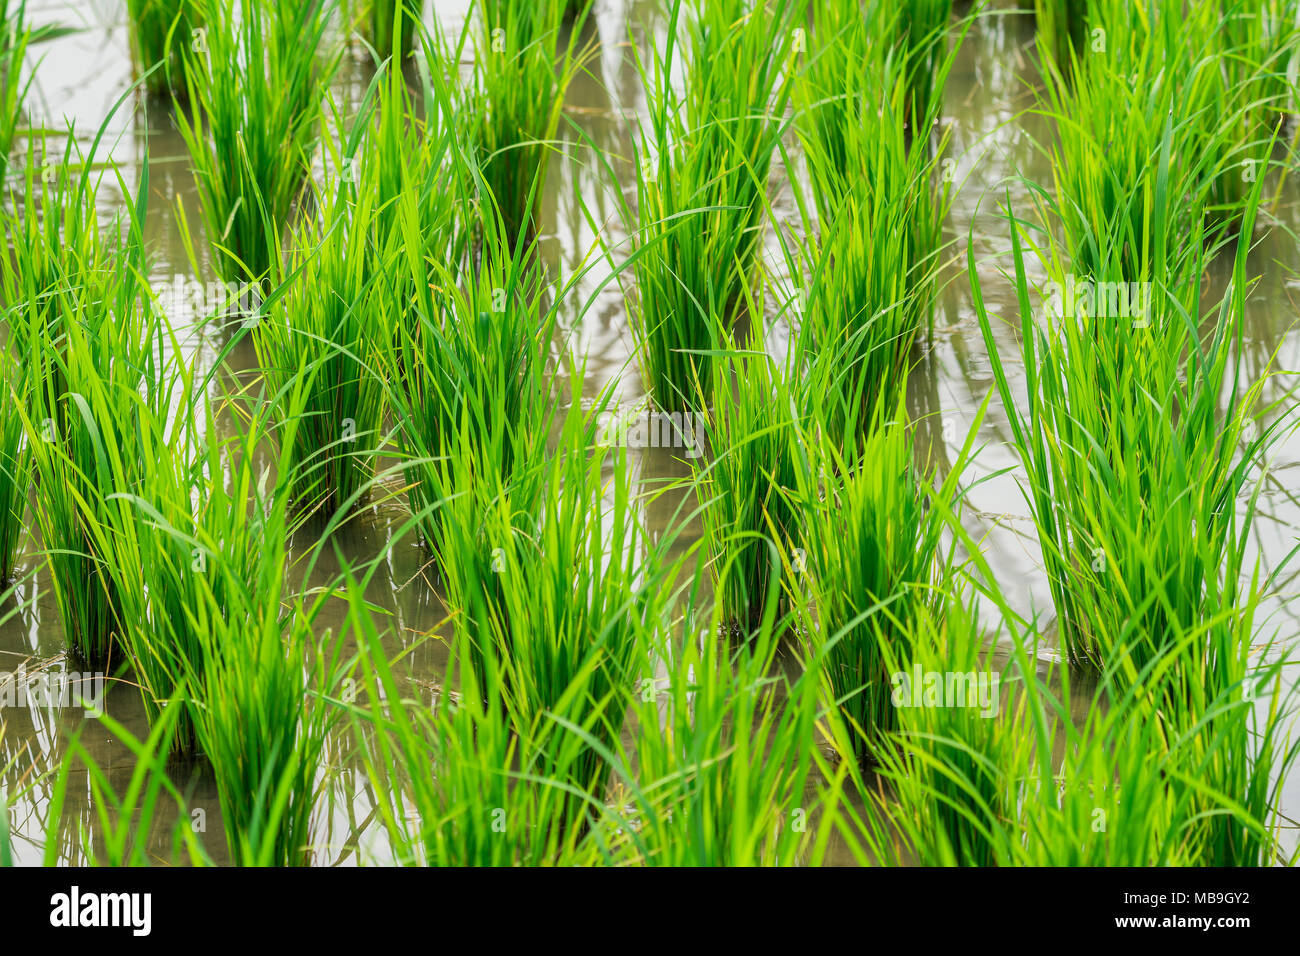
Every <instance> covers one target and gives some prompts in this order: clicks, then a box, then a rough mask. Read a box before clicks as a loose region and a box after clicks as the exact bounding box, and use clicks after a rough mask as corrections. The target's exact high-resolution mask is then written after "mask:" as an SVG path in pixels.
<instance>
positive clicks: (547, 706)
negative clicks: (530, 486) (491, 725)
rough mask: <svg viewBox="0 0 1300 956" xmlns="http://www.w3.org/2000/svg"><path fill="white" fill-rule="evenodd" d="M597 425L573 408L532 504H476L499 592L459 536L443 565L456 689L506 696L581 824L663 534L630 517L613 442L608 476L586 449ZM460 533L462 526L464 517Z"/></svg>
mask: <svg viewBox="0 0 1300 956" xmlns="http://www.w3.org/2000/svg"><path fill="white" fill-rule="evenodd" d="M575 389H576V386H575ZM594 431H595V430H594V418H593V417H592V416H591V415H589V414H586V413H583V412H582V411H581V410H580V409H579V408H578V407H576V406H575V407H572V408H571V410H570V412H569V413H568V414H567V415H566V416H565V418H564V420H563V422H562V425H561V429H560V435H559V438H558V448H557V450H556V452H555V456H554V458H553V459H552V460H551V462H550V463H549V464H548V465H547V466H545V467H544V473H543V475H542V478H541V484H540V494H539V495H538V502H539V503H538V504H537V505H535V506H534V507H535V510H534V511H533V512H532V514H531V515H529V514H527V513H524V512H522V511H520V510H517V508H516V506H515V503H514V499H512V498H511V497H510V495H509V494H502V495H499V496H497V498H496V499H495V500H494V501H493V502H491V503H490V504H489V506H488V507H487V508H486V509H483V511H482V512H481V514H482V518H481V525H480V527H479V528H478V529H476V530H477V532H478V537H479V539H480V540H484V541H485V542H486V545H487V546H490V547H491V552H490V558H491V560H490V563H489V567H488V571H489V573H490V574H493V575H495V576H496V578H497V581H498V582H499V583H498V584H497V596H496V598H495V600H493V601H491V602H487V601H483V599H482V597H481V596H480V595H481V592H483V591H486V590H487V588H488V587H491V585H487V586H484V584H483V583H482V582H481V574H480V570H481V568H482V562H479V561H476V560H475V557H476V553H475V551H474V550H473V548H472V543H470V542H465V543H464V544H463V545H462V549H463V550H468V551H469V553H468V554H466V555H464V556H463V557H462V553H461V552H460V551H456V552H453V551H450V550H449V549H448V550H444V551H443V552H442V554H441V562H440V565H441V567H442V569H443V573H444V577H445V579H446V581H447V590H448V596H449V600H450V602H451V603H452V604H453V606H454V607H456V608H464V609H465V610H464V611H463V612H462V613H459V614H458V616H457V618H456V623H457V626H456V637H455V639H456V641H458V642H460V643H461V644H462V645H463V647H464V650H463V651H462V654H463V656H462V658H461V669H460V681H461V683H460V690H461V696H462V698H466V697H476V696H482V689H481V688H482V687H483V686H487V687H490V688H491V689H492V696H491V697H489V698H488V699H489V700H492V701H493V702H496V701H499V702H500V706H503V707H504V708H505V710H506V712H507V713H508V714H509V716H510V720H511V724H512V726H513V727H514V729H515V731H516V732H517V733H518V734H519V736H520V745H519V750H518V753H519V756H520V759H521V760H523V761H525V762H526V763H527V765H529V766H532V767H535V768H536V769H535V771H534V772H535V773H538V774H541V775H542V776H544V777H545V778H547V779H549V780H555V781H559V782H560V783H562V784H564V785H565V788H566V790H567V794H566V795H563V796H561V797H560V798H559V799H560V800H561V801H562V804H563V809H561V810H560V811H558V814H559V821H560V825H561V826H562V827H565V828H568V827H576V828H582V827H584V826H586V821H587V818H588V817H589V816H590V815H591V807H590V806H589V798H588V797H587V796H584V795H590V797H591V798H594V799H596V800H598V801H599V800H600V799H601V798H602V796H603V794H604V793H605V790H606V787H607V784H608V781H609V773H610V766H609V763H608V760H607V754H605V753H602V752H601V751H602V750H605V751H608V750H609V749H610V748H612V747H613V745H614V742H615V740H616V739H617V737H618V735H619V731H620V729H621V728H622V726H623V723H624V715H625V712H626V709H627V706H628V703H629V701H630V698H631V696H632V694H633V692H634V689H635V687H636V683H635V674H634V670H633V666H634V661H635V657H636V653H637V648H638V646H639V642H640V641H641V639H642V636H643V633H644V631H645V628H646V627H647V626H650V627H654V626H656V625H657V621H658V617H659V608H660V607H661V604H660V602H661V600H662V594H661V590H662V584H663V582H662V580H661V571H660V567H661V554H662V548H663V546H664V545H663V542H660V543H659V544H657V545H654V546H652V545H651V543H650V539H649V535H648V533H647V532H646V530H645V529H644V528H643V527H642V525H641V523H640V521H639V519H638V516H637V513H636V502H635V500H634V499H633V497H632V485H631V481H630V478H629V471H628V467H627V462H626V459H625V457H624V455H623V453H621V451H620V452H618V453H615V454H614V455H613V456H612V462H610V464H612V467H613V476H612V478H610V479H606V478H605V477H604V469H605V466H606V464H607V461H606V455H605V454H603V453H599V452H598V453H595V454H592V453H590V452H589V450H588V448H587V445H588V444H589V442H590V441H591V439H592V436H593V435H594ZM530 518H531V522H530V521H529V520H528V519H530ZM521 525H522V527H521ZM455 530H456V531H457V532H462V531H463V529H462V527H461V525H460V523H459V522H457V523H456V524H455ZM448 540H449V541H451V540H456V541H460V540H462V536H461V535H457V536H453V535H451V534H449V536H448ZM464 569H470V572H469V573H468V574H466V571H465V570H464ZM556 721H562V722H567V723H568V724H570V725H572V727H571V728H568V729H566V728H562V727H559V726H557V725H556Z"/></svg>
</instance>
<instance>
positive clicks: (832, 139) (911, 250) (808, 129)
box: [782, 3, 952, 437]
mask: <svg viewBox="0 0 1300 956" xmlns="http://www.w3.org/2000/svg"><path fill="white" fill-rule="evenodd" d="M882 18H883V19H882ZM888 26H889V20H888V19H887V16H886V15H885V14H881V13H877V14H876V15H875V18H874V20H868V19H865V18H863V17H861V16H859V15H858V14H857V11H856V4H848V3H842V4H832V5H829V6H827V7H825V8H818V10H816V11H815V13H814V34H813V41H812V46H811V50H810V54H809V58H808V61H807V63H806V65H805V66H804V68H803V69H802V70H801V72H800V75H799V79H798V81H797V83H796V92H795V101H796V106H797V108H798V110H799V112H798V115H797V119H796V124H795V128H796V131H797V132H798V134H799V138H800V142H801V143H802V145H803V147H804V152H805V155H806V157H807V167H808V172H809V180H810V181H809V185H810V187H811V192H812V197H813V204H814V208H815V211H816V214H815V216H814V213H813V211H812V210H810V209H808V208H807V206H806V204H805V202H804V200H803V197H802V196H797V197H796V198H797V200H798V207H799V210H800V214H801V220H802V223H803V232H804V236H805V238H804V239H803V240H798V239H794V238H785V237H783V240H782V243H783V249H784V252H785V256H786V261H787V266H788V268H789V271H790V273H791V275H792V276H794V281H795V284H796V286H797V288H798V292H797V294H796V298H795V308H794V315H793V316H792V318H793V319H795V320H797V321H798V323H799V338H798V341H799V348H800V350H801V351H802V353H803V360H804V361H806V362H807V363H808V365H809V371H808V374H809V376H810V378H812V379H813V380H814V381H815V382H816V384H815V385H814V386H813V387H812V388H811V389H810V392H811V393H812V394H814V395H818V396H823V397H824V401H825V405H826V414H825V416H824V422H823V424H824V425H825V426H826V427H827V428H828V429H830V430H831V432H832V433H833V434H835V435H839V436H846V437H851V436H852V435H853V434H854V433H855V432H857V431H860V430H861V429H863V428H865V427H867V425H868V423H869V422H870V421H872V419H873V418H874V416H875V415H876V414H877V412H878V410H880V409H882V408H883V409H884V410H885V412H886V413H888V411H889V410H892V408H893V407H894V405H895V404H896V402H897V398H898V396H899V395H900V394H901V391H900V390H901V388H902V386H903V384H904V382H905V381H906V375H907V371H908V369H909V368H910V365H911V362H912V348H913V343H914V342H915V340H916V337H917V335H918V333H919V331H920V329H921V328H922V327H923V326H924V327H927V328H928V327H929V326H930V325H931V323H932V320H931V315H932V310H933V306H934V302H935V299H936V296H937V282H936V276H937V273H938V270H939V267H940V265H941V263H940V261H939V257H940V255H941V254H942V251H943V249H944V247H945V244H944V242H943V221H944V218H945V216H946V214H947V207H948V203H949V196H950V186H949V183H948V182H947V179H948V177H944V176H941V175H940V173H939V168H940V166H941V163H942V162H944V161H943V160H942V153H943V148H944V144H945V142H946V134H944V137H942V138H940V140H939V141H938V144H937V146H936V147H935V148H933V149H932V148H931V147H930V144H929V141H928V139H927V140H926V141H925V142H919V141H914V139H913V136H912V134H911V132H910V129H909V127H908V121H907V118H906V96H907V76H906V69H905V63H906V61H905V59H904V57H902V56H901V55H899V54H898V53H897V51H896V50H894V49H893V47H892V46H891V45H890V43H889V42H888V37H889V32H888V30H887V28H888ZM882 31H883V32H882ZM951 63H952V59H951V56H949V58H948V59H947V60H946V61H945V62H944V64H943V66H942V68H941V69H940V71H939V72H938V73H936V74H935V77H934V79H935V83H936V84H938V85H939V86H940V87H941V84H942V83H943V82H944V80H945V78H946V75H947V71H948V70H949V69H950V68H951ZM935 108H936V107H934V105H933V104H932V106H931V108H930V109H931V111H930V113H928V114H927V115H926V117H925V120H926V123H927V129H928V123H929V122H931V121H934V120H936V119H937V116H938V114H937V112H935V111H934V110H935Z"/></svg>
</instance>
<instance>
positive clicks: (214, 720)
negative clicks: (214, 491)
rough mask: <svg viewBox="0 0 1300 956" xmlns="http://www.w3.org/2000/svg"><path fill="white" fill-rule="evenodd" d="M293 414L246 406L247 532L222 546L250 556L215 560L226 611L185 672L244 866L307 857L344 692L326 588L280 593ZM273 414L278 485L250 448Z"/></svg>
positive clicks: (292, 405)
mask: <svg viewBox="0 0 1300 956" xmlns="http://www.w3.org/2000/svg"><path fill="white" fill-rule="evenodd" d="M305 398H306V396H305V391H304V387H303V383H302V382H300V381H299V382H296V383H295V384H294V385H293V386H292V387H291V388H290V389H288V390H287V391H286V392H285V393H284V394H281V395H277V396H272V397H270V399H269V400H268V401H269V402H271V403H279V402H284V403H287V405H288V407H289V410H294V409H301V408H302V407H303V405H304V404H305ZM297 420H298V418H297V416H292V415H288V414H286V413H285V411H284V410H276V409H272V408H269V407H266V404H264V402H263V401H262V400H258V402H257V403H256V404H255V405H254V406H253V407H252V408H251V409H250V411H249V422H248V429H247V437H245V438H244V439H243V441H244V442H246V443H247V444H246V445H245V447H244V448H243V449H242V451H243V454H242V455H241V456H240V458H239V460H238V462H237V463H236V465H235V470H234V471H233V473H232V475H231V476H230V478H229V479H228V481H229V482H230V492H229V494H230V497H231V498H232V499H233V501H234V504H235V507H236V508H237V509H240V510H241V514H242V513H248V514H249V517H248V519H247V524H246V525H245V526H244V527H245V529H246V534H245V536H244V537H242V538H240V539H238V540H236V541H232V542H228V543H223V542H217V544H218V546H223V545H224V546H228V547H232V548H233V549H234V554H235V555H236V557H237V558H238V557H243V556H245V555H246V556H248V557H249V558H250V559H251V560H249V561H248V563H247V564H245V563H244V562H243V561H240V560H236V561H234V562H228V561H226V560H224V559H223V560H215V559H214V560H212V561H211V572H212V573H213V575H214V576H215V579H216V582H217V583H216V584H214V585H213V587H214V589H215V588H216V587H220V589H221V596H220V601H219V602H218V604H217V606H218V607H219V608H220V609H221V612H222V613H220V614H217V615H214V616H213V617H211V618H210V619H209V622H208V623H209V627H208V628H206V629H204V630H202V631H199V632H197V633H198V635H199V639H200V641H201V643H202V648H203V654H202V657H201V658H200V660H201V661H202V673H201V674H196V673H193V672H191V673H190V674H189V675H188V679H187V687H188V688H189V690H190V693H192V694H194V695H195V696H196V697H197V699H198V709H199V719H198V721H197V737H198V740H199V745H200V747H201V749H202V751H203V753H204V754H205V755H206V756H207V758H208V761H209V762H210V763H211V765H212V771H213V775H214V777H215V779H216V785H217V792H218V796H219V798H220V802H221V816H222V821H223V823H224V825H225V829H226V843H227V847H228V849H229V852H230V857H231V859H232V860H234V861H237V862H239V863H240V864H241V865H260V866H267V865H277V866H286V865H300V864H303V863H306V862H308V861H310V859H311V857H312V847H311V832H310V830H311V816H312V812H313V809H314V807H315V805H316V800H317V797H318V791H319V786H320V781H319V774H320V770H321V765H322V760H323V753H324V746H325V739H326V735H327V733H328V731H329V729H330V726H331V725H332V723H333V720H334V719H335V717H336V716H337V713H338V711H337V709H336V708H335V706H334V705H333V704H331V703H330V702H329V701H330V700H337V699H339V697H340V695H341V687H342V679H343V674H344V668H343V667H342V663H341V657H340V652H341V647H340V645H339V644H338V642H337V640H334V639H331V638H330V637H329V635H328V634H320V635H318V634H317V632H316V619H317V617H318V615H319V612H320V609H321V607H322V605H323V602H324V601H326V600H327V599H328V597H329V593H330V592H328V591H327V592H326V593H322V594H318V595H317V596H316V597H315V598H314V599H311V600H309V599H308V598H307V597H305V596H296V595H293V594H290V593H287V592H286V567H287V560H288V539H289V534H290V530H291V528H292V526H293V522H292V521H291V519H290V518H289V516H288V508H289V497H290V491H289V490H290V488H291V487H292V482H293V477H292V469H291V467H290V466H289V459H290V455H291V452H290V450H289V449H291V448H292V445H293V440H294V436H293V430H294V428H295V424H296V422H297ZM273 421H283V422H284V424H283V425H282V426H281V427H280V429H278V430H277V431H276V432H275V437H276V443H277V445H278V446H279V447H278V451H277V454H276V461H275V465H276V477H275V478H274V479H273V482H274V483H272V482H271V480H268V479H269V475H268V474H267V473H265V472H263V473H262V474H260V475H259V474H258V473H257V471H255V469H256V467H257V465H256V462H255V460H254V456H253V455H252V454H251V452H252V450H253V449H254V448H255V447H256V442H257V440H258V439H259V438H260V437H261V436H262V435H264V434H266V432H267V430H268V429H270V428H271V427H272V426H271V422H273ZM228 520H229V519H228ZM233 520H236V521H238V520H240V519H239V518H234V519H233Z"/></svg>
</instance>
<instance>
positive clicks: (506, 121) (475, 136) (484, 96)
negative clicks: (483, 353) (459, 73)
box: [457, 0, 590, 243]
mask: <svg viewBox="0 0 1300 956" xmlns="http://www.w3.org/2000/svg"><path fill="white" fill-rule="evenodd" d="M565 8H566V0H532V2H523V0H481V2H480V3H479V4H478V13H479V18H478V20H479V32H478V33H477V34H476V36H475V40H474V78H473V83H472V85H470V86H469V87H468V88H466V90H465V91H464V92H463V93H462V96H461V102H460V104H459V107H458V114H457V121H458V122H459V123H462V124H468V125H469V128H470V132H469V136H470V138H471V140H472V141H473V142H474V144H475V146H476V148H477V150H478V165H479V167H480V169H481V171H482V177H483V183H484V185H485V186H486V188H487V191H488V193H489V194H490V196H491V200H490V203H485V205H494V206H495V207H496V209H497V211H498V212H499V214H500V216H501V219H502V221H503V223H504V227H505V234H506V236H507V237H508V239H509V240H510V241H511V242H512V243H513V242H514V240H515V238H516V237H519V236H524V235H532V234H533V233H535V232H536V231H537V230H538V229H539V228H540V226H541V220H540V209H541V198H542V190H543V188H544V186H545V184H546V171H547V168H548V167H549V164H550V157H551V154H552V153H553V152H554V151H555V149H556V144H555V134H556V131H557V130H558V129H559V125H560V117H561V113H562V110H563V108H564V95H565V92H566V91H567V90H568V87H569V83H570V82H571V81H572V80H573V77H574V76H576V75H577V74H578V73H579V72H580V71H581V70H582V69H583V68H584V64H585V62H586V60H587V58H588V56H589V55H590V51H589V50H579V49H578V48H577V43H578V39H579V35H580V33H581V31H580V30H579V29H576V28H575V29H571V30H569V33H568V38H567V40H565V41H563V44H562V42H561V34H560V26H561V24H562V22H563V19H564V13H565Z"/></svg>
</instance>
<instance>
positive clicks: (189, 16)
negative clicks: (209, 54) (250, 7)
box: [126, 0, 223, 94]
mask: <svg viewBox="0 0 1300 956" xmlns="http://www.w3.org/2000/svg"><path fill="white" fill-rule="evenodd" d="M126 13H127V21H128V27H129V34H130V39H131V56H132V58H133V59H134V61H135V72H136V76H137V77H139V76H143V77H144V82H145V89H147V90H148V91H149V92H150V93H154V94H162V93H168V92H175V93H183V92H184V82H185V70H184V66H183V65H182V60H181V53H180V51H181V50H182V49H183V48H184V47H185V46H187V45H189V46H201V45H203V43H204V41H205V40H206V32H207V31H206V30H205V29H204V27H203V23H204V21H203V20H202V19H201V17H200V16H199V11H198V9H196V7H195V4H194V3H193V0H127V4H126ZM216 22H217V23H221V22H223V21H216Z"/></svg>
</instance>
